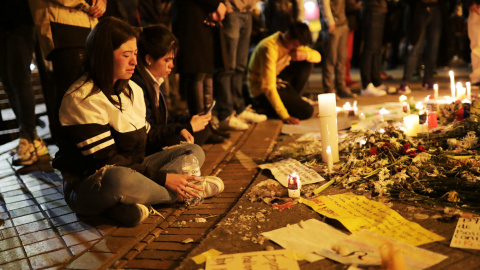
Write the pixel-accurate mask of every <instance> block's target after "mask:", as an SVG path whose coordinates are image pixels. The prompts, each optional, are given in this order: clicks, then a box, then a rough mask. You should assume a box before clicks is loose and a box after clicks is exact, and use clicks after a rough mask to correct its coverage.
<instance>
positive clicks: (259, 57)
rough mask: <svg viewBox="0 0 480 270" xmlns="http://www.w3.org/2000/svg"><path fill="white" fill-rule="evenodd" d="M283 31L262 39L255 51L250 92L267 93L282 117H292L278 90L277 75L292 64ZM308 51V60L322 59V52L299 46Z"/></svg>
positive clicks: (249, 76) (257, 94) (250, 74)
mask: <svg viewBox="0 0 480 270" xmlns="http://www.w3.org/2000/svg"><path fill="white" fill-rule="evenodd" d="M281 35H282V32H277V33H275V34H273V35H271V36H269V37H266V38H265V39H263V40H262V41H260V42H259V43H258V45H257V47H256V48H255V50H254V51H253V54H252V56H251V57H250V62H249V64H248V74H247V77H248V86H249V89H250V94H251V95H252V96H253V97H258V96H260V95H261V94H265V96H266V97H267V99H268V100H269V101H270V103H271V104H272V107H273V108H274V109H275V111H276V112H277V114H278V116H279V117H280V118H281V119H287V118H289V117H290V115H289V114H288V111H287V109H286V108H285V105H283V102H282V100H281V99H280V96H279V95H278V91H277V76H278V74H280V72H281V71H282V70H283V69H284V68H285V67H286V66H288V65H289V64H290V60H291V56H290V52H289V51H288V49H287V48H286V47H285V45H283V42H282V39H281ZM297 50H299V51H305V52H307V59H306V61H308V62H310V63H318V62H320V60H321V56H320V53H319V52H317V51H315V50H313V49H310V48H308V47H306V46H301V47H299V48H297Z"/></svg>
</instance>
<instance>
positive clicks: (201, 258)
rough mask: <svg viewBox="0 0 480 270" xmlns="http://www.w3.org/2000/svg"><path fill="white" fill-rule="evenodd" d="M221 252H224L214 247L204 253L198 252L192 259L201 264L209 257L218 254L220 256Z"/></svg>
mask: <svg viewBox="0 0 480 270" xmlns="http://www.w3.org/2000/svg"><path fill="white" fill-rule="evenodd" d="M220 254H222V252H220V251H218V250H216V249H213V248H212V249H209V250H207V251H205V252H203V253H202V254H198V255H197V256H195V257H193V258H192V260H193V261H194V262H195V263H196V264H201V263H204V262H205V261H206V260H207V259H208V258H212V257H216V256H219V255H220Z"/></svg>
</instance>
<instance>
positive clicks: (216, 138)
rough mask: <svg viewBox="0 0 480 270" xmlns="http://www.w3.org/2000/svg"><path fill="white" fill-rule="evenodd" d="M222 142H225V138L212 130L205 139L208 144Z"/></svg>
mask: <svg viewBox="0 0 480 270" xmlns="http://www.w3.org/2000/svg"><path fill="white" fill-rule="evenodd" d="M223 142H225V138H223V137H222V136H220V135H217V134H215V133H213V132H212V133H210V135H209V136H208V138H207V141H206V143H210V144H217V143H223Z"/></svg>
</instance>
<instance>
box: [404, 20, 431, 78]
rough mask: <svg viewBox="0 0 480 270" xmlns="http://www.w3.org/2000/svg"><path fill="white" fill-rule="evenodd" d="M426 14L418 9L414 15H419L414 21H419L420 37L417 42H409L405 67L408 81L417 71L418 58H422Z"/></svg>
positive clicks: (405, 75) (405, 76)
mask: <svg viewBox="0 0 480 270" xmlns="http://www.w3.org/2000/svg"><path fill="white" fill-rule="evenodd" d="M427 15H428V14H426V13H425V12H423V11H417V12H415V15H414V16H419V17H418V18H413V19H412V21H418V22H419V24H418V25H415V27H416V28H419V29H418V30H416V31H418V32H419V33H418V38H417V40H416V42H415V44H409V45H408V46H409V47H408V51H407V54H408V56H407V59H406V62H405V67H404V70H403V82H404V83H408V82H410V81H411V80H412V76H413V72H414V71H415V68H416V67H417V63H418V60H419V59H420V56H421V55H422V47H423V43H424V41H425V34H426V33H425V32H426V29H427V27H426V19H427V18H426V16H427Z"/></svg>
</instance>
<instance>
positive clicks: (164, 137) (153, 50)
mask: <svg viewBox="0 0 480 270" xmlns="http://www.w3.org/2000/svg"><path fill="white" fill-rule="evenodd" d="M177 48H178V41H177V38H176V37H175V36H174V35H173V33H172V32H170V30H168V29H167V28H165V27H163V26H160V25H152V26H148V27H144V28H143V30H142V32H141V33H140V37H139V40H138V65H137V68H136V70H135V74H133V76H132V80H133V81H134V82H135V83H137V84H138V85H139V86H140V87H141V88H142V89H143V91H144V94H145V104H146V106H147V107H146V108H147V121H148V123H149V124H150V125H151V126H152V128H153V131H154V132H155V133H156V134H157V136H158V137H159V138H160V139H159V140H158V141H159V142H161V143H162V145H158V147H164V146H170V145H175V144H178V143H180V142H181V141H187V142H190V143H194V142H195V143H196V144H198V145H202V144H204V143H205V141H206V140H207V138H208V135H209V134H208V131H207V130H205V126H206V125H207V124H208V123H209V121H210V119H211V113H208V114H203V115H201V114H198V115H194V116H193V117H191V116H190V115H188V114H184V115H176V116H169V115H168V109H167V102H166V98H165V95H164V93H163V92H162V89H161V88H160V87H161V85H162V83H163V82H164V78H166V77H167V76H168V75H169V74H170V72H171V71H172V69H173V67H174V64H173V59H174V58H175V54H176V52H177ZM192 134H193V135H192ZM152 150H153V151H156V150H157V149H152Z"/></svg>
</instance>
